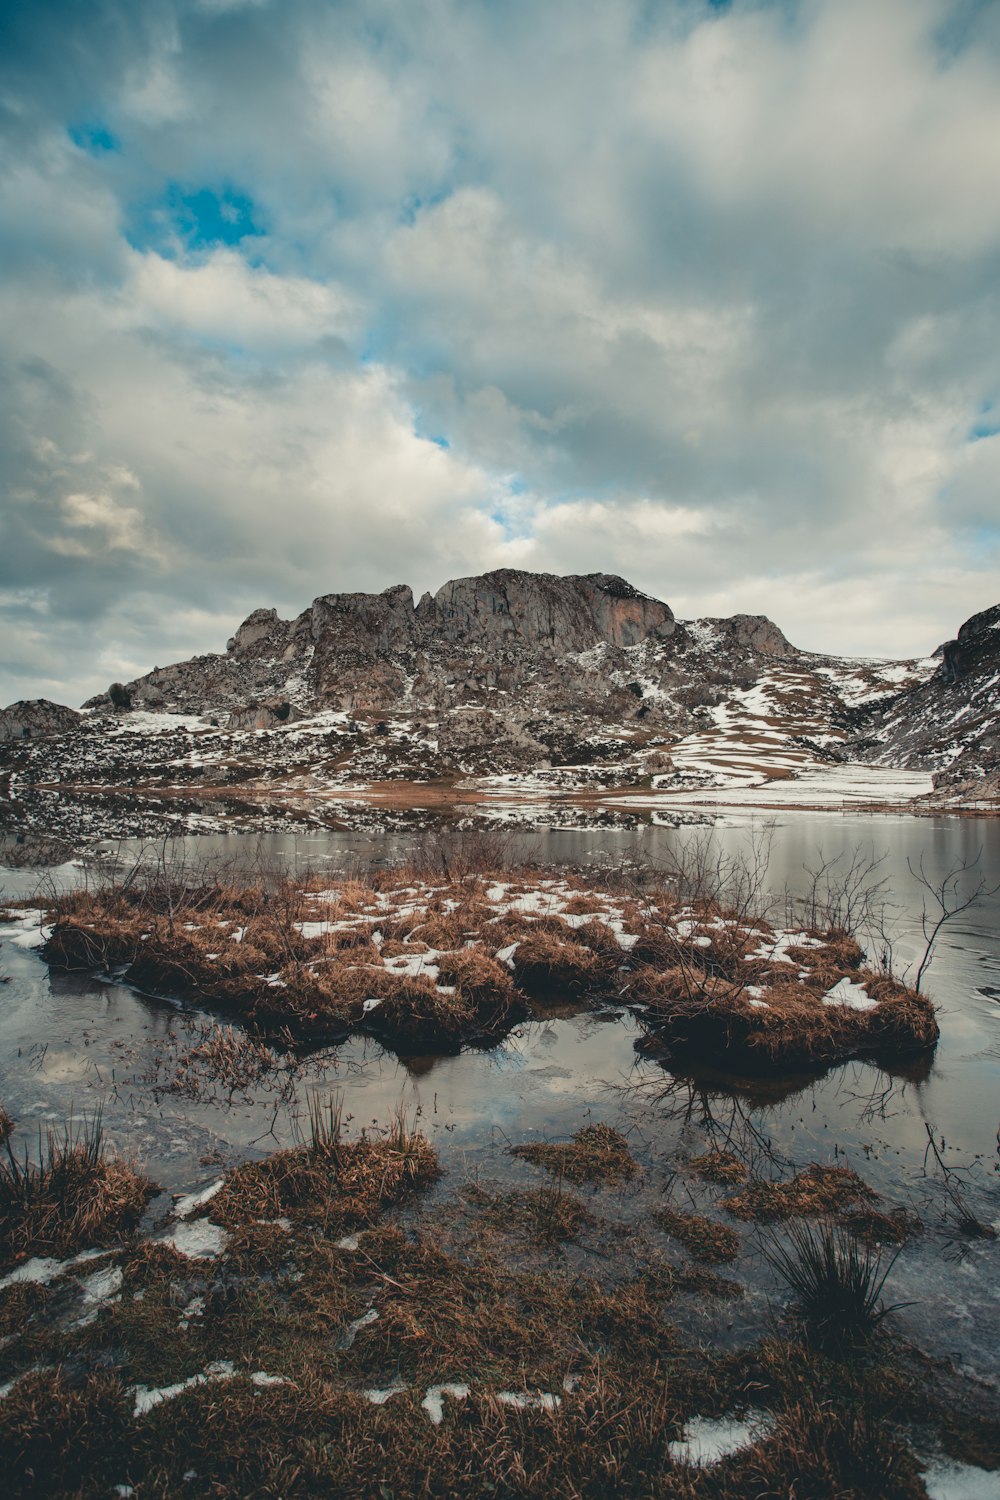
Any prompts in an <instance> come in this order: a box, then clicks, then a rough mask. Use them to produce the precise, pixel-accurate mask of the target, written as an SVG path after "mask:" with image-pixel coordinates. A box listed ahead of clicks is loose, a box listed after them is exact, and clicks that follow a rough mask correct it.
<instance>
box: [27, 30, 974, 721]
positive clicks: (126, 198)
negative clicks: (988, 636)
mask: <svg viewBox="0 0 1000 1500" xmlns="http://www.w3.org/2000/svg"><path fill="white" fill-rule="evenodd" d="M996 17H997V12H996V8H995V7H989V6H987V7H976V6H970V5H967V4H965V3H962V0H955V3H949V0H884V3H881V4H879V5H878V6H872V5H870V4H866V3H862V0H773V3H772V0H754V3H750V0H744V3H741V0H736V3H734V4H732V5H730V6H727V7H724V8H719V7H715V6H712V5H709V4H707V3H702V0H670V3H668V0H664V3H662V4H657V5H652V6H650V5H645V4H640V3H639V0H572V3H571V0H553V3H552V4H549V5H546V6H544V7H537V6H534V5H530V4H528V3H527V0H511V3H510V4H505V5H503V6H496V5H493V4H489V3H487V0H478V3H476V0H473V3H461V4H460V3H458V0H431V3H430V4H428V5H425V6H419V7H414V6H411V5H407V4H404V3H403V0H345V3H344V4H341V5H338V6H336V7H331V6H328V5H323V4H321V3H319V0H287V3H283V4H281V5H278V4H276V3H274V0H133V3H130V4H126V3H125V0H95V3H94V4H92V5H88V6H85V7H81V6H77V5H73V4H70V3H68V0H67V3H64V4H60V3H58V0H54V3H53V4H51V5H46V6H37V7H24V6H22V7H11V8H9V11H8V13H7V15H6V18H5V20H4V21H3V22H2V23H0V25H2V26H4V27H5V28H6V29H5V31H4V32H3V35H2V36H0V59H2V61H0V132H2V140H3V152H2V155H0V212H2V213H3V216H4V222H5V224H6V225H8V226H9V233H8V234H7V236H6V238H5V241H4V244H3V247H2V248H0V317H2V318H3V321H4V328H5V341H4V356H3V363H2V365H0V481H2V484H3V498H2V501H0V621H2V624H3V630H4V639H5V644H6V652H5V661H4V662H3V663H0V698H2V697H3V695H4V693H5V692H6V693H7V695H8V696H23V695H24V692H25V690H26V689H29V690H30V689H31V687H32V685H33V684H34V685H35V687H36V688H37V691H46V692H47V693H48V695H49V696H62V697H65V698H68V699H70V700H74V699H79V698H80V697H82V696H83V695H84V694H85V693H87V692H90V691H93V690H95V689H96V688H97V687H100V686H102V685H104V683H105V682H106V680H107V679H108V678H109V677H110V676H112V675H114V676H127V675H130V672H134V671H139V670H141V669H142V668H144V667H147V666H149V665H151V664H152V663H153V661H159V662H164V661H166V660H168V659H170V658H171V657H175V656H180V655H184V654H189V653H191V652H193V651H198V650H207V649H215V648H218V647H219V646H221V645H222V643H223V642H224V640H225V638H226V636H227V635H228V634H229V633H231V630H232V627H233V625H234V624H235V623H236V622H237V621H238V620H239V618H240V617H241V616H242V614H244V613H246V612H247V611H248V610H249V609H251V608H253V607H255V606H257V605H261V604H272V603H273V604H276V605H278V606H279V607H281V608H282V609H283V610H285V611H293V610H297V609H300V608H302V607H303V606H304V605H305V604H306V603H308V601H309V600H310V599H311V597H312V596H313V595H314V594H316V593H319V592H327V591H330V590H334V589H351V588H381V587H385V586H386V585H388V584H390V583H395V582H398V581H407V582H410V583H411V584H413V585H414V586H415V587H416V588H418V589H420V588H424V587H436V586H438V585H439V584H440V583H441V582H443V581H444V580H445V579H446V578H447V577H449V576H454V575H456V574H463V573H469V572H474V571H479V570H481V569H483V568H486V567H489V566H495V565H497V564H500V563H508V564H511V565H515V566H525V567H542V568H546V569H548V570H550V571H555V572H566V571H590V570H595V569H612V570H615V571H619V572H621V573H623V574H625V575H626V576H628V577H630V578H632V579H633V581H635V582H636V583H638V584H640V585H641V586H642V587H644V588H646V589H648V590H650V591H651V592H653V593H656V594H659V595H660V596H661V597H665V598H667V599H668V600H669V601H670V602H671V604H672V605H673V606H674V607H675V609H677V610H678V611H679V612H680V613H682V614H698V613H715V614H719V613H727V612H730V611H732V610H736V609H740V610H746V611H751V612H759V611H766V612H768V613H769V614H771V615H772V616H774V617H775V618H776V619H777V620H778V623H779V624H780V625H781V626H782V627H783V628H784V629H785V630H786V632H787V633H788V634H789V636H790V637H792V638H793V639H795V640H797V641H798V642H799V643H800V644H803V645H806V646H811V647H814V648H817V649H830V650H837V649H842V650H843V649H853V650H861V651H863V652H868V653H879V652H883V653H895V652H900V651H902V652H911V651H919V650H924V649H927V648H928V647H929V646H932V645H934V644H936V643H937V641H938V640H940V639H942V638H944V637H946V636H948V635H950V634H952V633H953V632H954V630H955V628H956V627H957V625H958V624H959V623H960V621H961V619H962V618H964V617H965V616H966V615H967V614H969V613H971V612H972V610H973V609H977V608H982V607H984V606H986V605H988V604H991V603H993V602H994V601H995V599H996V597H997V595H998V588H997V562H998V559H1000V537H998V533H997V527H996V525H995V522H994V521H993V512H994V510H995V503H994V495H995V489H996V487H995V484H994V479H995V477H997V470H998V460H997V446H996V443H997V440H996V438H995V436H994V435H993V432H992V429H991V427H990V425H989V414H990V413H991V412H992V411H993V410H994V409H995V406H996V403H998V402H1000V355H998V351H997V347H996V340H995V338H994V336H993V330H994V329H995V327H996V324H997V318H998V315H1000V305H998V304H1000V290H998V289H1000V276H998V272H1000V207H998V203H1000V200H998V198H997V195H996V193H995V191H994V186H995V183H996V180H997V175H998V169H1000V118H998V116H1000V102H998V101H1000V20H997V18H996ZM980 429H982V430H981V431H980Z"/></svg>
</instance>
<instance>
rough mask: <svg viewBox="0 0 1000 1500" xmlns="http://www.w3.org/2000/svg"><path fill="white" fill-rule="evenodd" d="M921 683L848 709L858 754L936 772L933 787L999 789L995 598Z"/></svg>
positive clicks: (962, 791)
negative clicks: (990, 605) (862, 706)
mask: <svg viewBox="0 0 1000 1500" xmlns="http://www.w3.org/2000/svg"><path fill="white" fill-rule="evenodd" d="M935 657H936V658H937V660H938V663H939V664H938V666H937V669H936V671H934V672H933V674H932V675H931V676H930V677H929V678H928V679H927V680H926V681H925V682H923V683H920V684H918V685H917V686H915V687H913V688H911V689H909V690H907V691H905V692H901V693H898V694H896V695H895V696H893V697H890V698H884V699H882V700H881V701H879V702H876V703H873V704H871V705H869V706H868V707H866V708H862V709H860V710H858V711H857V712H856V713H855V714H854V715H853V716H852V718H853V725H852V727H853V729H854V736H853V738H852V739H851V740H850V741H849V742H848V746H847V748H848V750H849V751H850V752H851V753H853V754H854V755H856V756H857V757H858V758H859V759H864V760H868V761H872V762H873V763H875V764H881V765H898V766H908V767H913V768H922V769H927V770H931V771H934V772H935V773H936V774H935V777H934V785H935V788H936V789H938V790H939V791H940V792H942V793H943V794H944V795H946V796H948V797H950V798H955V797H962V798H964V799H967V800H976V799H977V798H995V797H996V796H997V795H998V793H1000V604H996V605H994V606H993V607H992V608H991V609H986V610H982V611H981V612H980V613H979V614H975V615H972V616H971V617H970V618H969V619H968V620H966V621H965V623H964V624H963V625H962V626H961V627H960V628H959V631H958V634H957V636H956V637H955V639H954V640H953V641H946V642H945V644H944V645H943V646H940V647H938V650H937V651H936V652H935Z"/></svg>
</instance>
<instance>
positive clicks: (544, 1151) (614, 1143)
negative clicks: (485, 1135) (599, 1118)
mask: <svg viewBox="0 0 1000 1500" xmlns="http://www.w3.org/2000/svg"><path fill="white" fill-rule="evenodd" d="M510 1154H511V1156H518V1157H520V1158H521V1160H522V1161H530V1162H532V1163H533V1164H534V1165H535V1166H539V1167H545V1169H546V1170H547V1171H549V1172H554V1173H556V1174H557V1175H558V1176H560V1177H565V1178H566V1179H567V1181H568V1182H619V1181H621V1180H622V1179H623V1178H629V1177H634V1176H635V1173H636V1171H637V1170H638V1163H637V1162H636V1160H635V1157H634V1156H633V1155H632V1153H631V1151H629V1149H628V1142H627V1141H626V1139H625V1137H624V1136H623V1135H621V1134H620V1132H619V1131H617V1130H613V1129H612V1128H611V1126H610V1125H587V1126H585V1127H584V1129H583V1130H578V1131H577V1132H576V1134H575V1135H574V1137H573V1139H572V1141H567V1142H564V1143H562V1144H555V1143H550V1142H538V1143H537V1144H534V1145H526V1146H512V1147H511V1148H510Z"/></svg>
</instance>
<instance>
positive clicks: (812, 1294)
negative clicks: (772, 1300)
mask: <svg viewBox="0 0 1000 1500" xmlns="http://www.w3.org/2000/svg"><path fill="white" fill-rule="evenodd" d="M764 1253H765V1257H766V1259H767V1261H768V1263H769V1265H770V1266H771V1267H772V1268H773V1269H774V1270H775V1271H776V1272H777V1273H778V1275H779V1276H780V1277H781V1279H782V1281H784V1283H785V1285H786V1286H787V1287H788V1288H789V1290H790V1291H791V1292H792V1294H793V1295H794V1297H795V1299H796V1301H797V1303H798V1306H799V1310H800V1311H801V1314H802V1317H803V1319H804V1320H805V1323H806V1326H807V1328H808V1329H809V1331H810V1332H811V1333H812V1335H813V1336H814V1337H815V1338H816V1341H817V1342H818V1343H820V1344H821V1345H823V1346H824V1347H825V1348H829V1349H832V1350H835V1351H837V1350H847V1349H850V1348H852V1347H854V1346H856V1345H857V1344H859V1343H862V1342H864V1341H865V1340H866V1339H869V1338H871V1336H872V1335H873V1334H874V1333H875V1331H876V1330H877V1329H878V1328H879V1326H880V1325H881V1324H882V1322H883V1321H884V1319H885V1318H886V1317H887V1316H888V1315H889V1313H891V1312H893V1311H895V1309H896V1308H898V1307H901V1306H903V1305H905V1304H903V1303H894V1304H893V1305H892V1306H889V1307H887V1306H885V1305H884V1303H883V1302H882V1300H881V1298H882V1291H883V1288H884V1286H885V1283H886V1280H887V1278H888V1276H889V1272H890V1271H891V1270H892V1268H893V1266H894V1264H895V1262H896V1258H897V1256H898V1254H899V1251H898V1250H897V1251H895V1252H894V1253H893V1254H891V1255H889V1256H885V1255H884V1254H883V1252H882V1250H880V1249H878V1248H873V1247H872V1246H870V1245H866V1244H864V1243H862V1242H861V1241H860V1240H858V1239H857V1238H856V1237H855V1236H854V1235H853V1234H851V1233H850V1231H848V1230H845V1229H843V1228H842V1227H840V1226H838V1225H835V1224H833V1223H830V1222H824V1223H821V1224H818V1225H811V1224H795V1225H793V1227H792V1228H791V1229H790V1230H789V1231H788V1234H787V1237H786V1241H784V1242H782V1241H780V1240H774V1241H773V1242H772V1243H771V1245H770V1246H768V1248H767V1249H766V1250H765V1252H764Z"/></svg>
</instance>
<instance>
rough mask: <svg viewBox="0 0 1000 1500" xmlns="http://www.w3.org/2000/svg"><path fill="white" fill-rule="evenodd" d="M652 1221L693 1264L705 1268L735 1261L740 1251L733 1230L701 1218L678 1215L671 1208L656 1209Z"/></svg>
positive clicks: (690, 1215)
mask: <svg viewBox="0 0 1000 1500" xmlns="http://www.w3.org/2000/svg"><path fill="white" fill-rule="evenodd" d="M653 1220H654V1222H655V1223H656V1224H658V1225H659V1227H660V1228H661V1229H662V1230H663V1231H664V1232H665V1233H666V1234H669V1235H670V1237H671V1239H675V1240H678V1241H679V1242H680V1243H681V1244H682V1245H683V1246H684V1248H685V1250H688V1251H690V1253H691V1255H693V1256H694V1258H695V1260H700V1261H704V1262H706V1263H707V1264H709V1265H712V1264H717V1263H718V1262H720V1261H727V1260H735V1259H736V1257H737V1255H738V1254H739V1250H740V1237H739V1235H738V1234H737V1233H736V1230H735V1229H730V1228H729V1227H728V1226H727V1225H725V1224H717V1223H716V1221H715V1220H714V1219H706V1218H705V1217H704V1216H703V1215H701V1214H691V1213H681V1212H680V1211H679V1210H678V1209H675V1208H659V1209H657V1210H656V1212H655V1213H654V1215H653Z"/></svg>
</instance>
